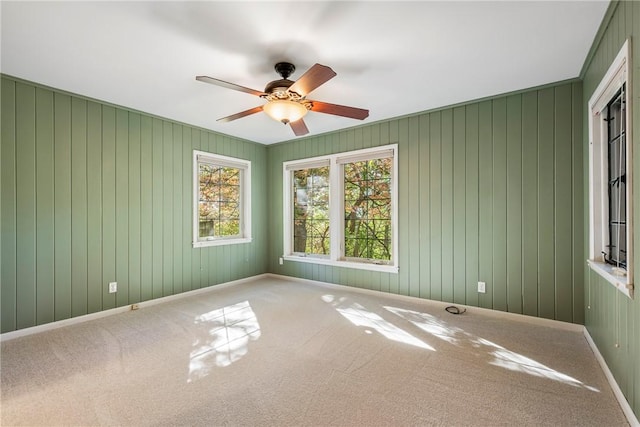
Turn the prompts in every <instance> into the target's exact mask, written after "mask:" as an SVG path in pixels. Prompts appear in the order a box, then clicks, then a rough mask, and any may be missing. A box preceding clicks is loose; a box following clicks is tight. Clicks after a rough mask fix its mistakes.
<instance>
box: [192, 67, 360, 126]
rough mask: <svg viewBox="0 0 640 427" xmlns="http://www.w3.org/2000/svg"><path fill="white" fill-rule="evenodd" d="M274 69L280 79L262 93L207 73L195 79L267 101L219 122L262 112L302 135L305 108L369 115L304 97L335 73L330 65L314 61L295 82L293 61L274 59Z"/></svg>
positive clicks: (357, 115) (349, 114) (336, 113)
mask: <svg viewBox="0 0 640 427" xmlns="http://www.w3.org/2000/svg"><path fill="white" fill-rule="evenodd" d="M274 68H275V70H276V72H277V73H278V74H280V76H281V77H282V79H280V80H274V81H272V82H269V83H268V84H267V86H266V87H265V89H264V92H260V91H259V90H254V89H250V88H247V87H244V86H240V85H237V84H234V83H229V82H225V81H223V80H218V79H214V78H213V77H208V76H197V77H196V80H199V81H201V82H205V83H210V84H213V85H216V86H221V87H224V88H227V89H233V90H237V91H240V92H245V93H248V94H251V95H255V96H259V97H260V98H264V99H266V100H267V103H266V104H264V105H261V106H258V107H254V108H251V109H250V110H246V111H242V112H240V113H236V114H232V115H230V116H227V117H223V118H221V119H218V121H219V122H230V121H232V120H236V119H240V118H242V117H246V116H249V115H251V114H255V113H259V112H260V111H264V112H265V113H267V114H268V115H269V117H271V118H273V119H274V120H277V121H279V122H282V123H284V124H285V125H286V124H289V126H291V129H292V130H293V133H294V134H295V135H296V136H302V135H306V134H308V133H309V129H308V128H307V125H306V124H305V122H304V120H303V117H304V116H305V115H306V114H307V112H309V111H315V112H317V113H325V114H333V115H334V116H342V117H349V118H352V119H358V120H364V119H365V118H367V117H368V116H369V110H364V109H362V108H355V107H346V106H344V105H337V104H329V103H327V102H320V101H314V100H311V99H307V95H308V94H309V93H311V92H312V91H313V90H315V89H317V88H318V87H319V86H320V85H322V84H324V83H326V82H327V81H329V80H330V79H332V78H333V77H335V76H336V73H335V71H333V70H332V69H331V68H330V67H327V66H326V65H321V64H315V65H314V66H312V67H311V68H309V69H308V70H307V72H305V73H304V74H303V75H302V76H301V77H300V78H299V79H298V80H296V81H295V82H294V81H291V80H289V79H288V77H289V76H290V75H291V74H293V72H294V71H295V69H296V67H295V66H294V65H293V64H290V63H288V62H278V63H277V64H276V65H275V67H274Z"/></svg>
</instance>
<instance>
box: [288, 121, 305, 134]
mask: <svg viewBox="0 0 640 427" xmlns="http://www.w3.org/2000/svg"><path fill="white" fill-rule="evenodd" d="M289 126H291V129H292V130H293V133H295V134H296V136H302V135H306V134H308V133H309V129H308V128H307V124H306V123H305V122H304V119H298V120H296V121H295V122H291V123H289Z"/></svg>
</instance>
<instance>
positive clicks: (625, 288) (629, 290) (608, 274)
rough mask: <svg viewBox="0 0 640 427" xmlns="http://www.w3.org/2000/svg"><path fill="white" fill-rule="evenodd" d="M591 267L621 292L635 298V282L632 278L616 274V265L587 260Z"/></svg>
mask: <svg viewBox="0 0 640 427" xmlns="http://www.w3.org/2000/svg"><path fill="white" fill-rule="evenodd" d="M587 264H589V267H591V269H592V270H593V271H595V272H596V273H598V274H599V275H600V276H601V277H602V278H603V279H605V280H606V281H607V282H609V283H610V284H611V285H613V286H614V287H615V288H616V289H618V290H619V291H620V292H622V293H623V294H625V295H626V296H628V297H629V298H631V299H633V283H630V282H632V279H633V278H630V277H627V276H619V275H617V274H614V270H613V269H614V267H613V266H612V265H609V264H606V263H604V262H599V261H594V260H590V259H589V260H587Z"/></svg>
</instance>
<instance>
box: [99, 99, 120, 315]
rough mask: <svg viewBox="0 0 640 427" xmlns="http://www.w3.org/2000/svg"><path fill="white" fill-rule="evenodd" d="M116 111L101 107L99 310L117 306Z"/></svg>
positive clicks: (108, 107)
mask: <svg viewBox="0 0 640 427" xmlns="http://www.w3.org/2000/svg"><path fill="white" fill-rule="evenodd" d="M115 131H116V111H115V108H113V107H111V106H104V107H103V108H102V283H101V287H102V309H105V308H114V307H115V306H116V295H115V294H110V293H109V286H108V285H109V282H115V281H116V280H117V277H116V132H115Z"/></svg>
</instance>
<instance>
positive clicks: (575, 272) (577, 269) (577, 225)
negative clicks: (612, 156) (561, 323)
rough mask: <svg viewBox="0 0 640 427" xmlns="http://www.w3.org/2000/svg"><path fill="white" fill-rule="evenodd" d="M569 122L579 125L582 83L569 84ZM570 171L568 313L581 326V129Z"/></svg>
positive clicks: (576, 129) (577, 132)
mask: <svg viewBox="0 0 640 427" xmlns="http://www.w3.org/2000/svg"><path fill="white" fill-rule="evenodd" d="M571 88H572V90H571V121H572V123H575V122H579V121H580V117H582V108H583V106H582V83H581V82H578V83H573V84H572V85H571ZM571 146H572V148H571V149H572V155H571V170H572V171H573V173H572V176H571V212H572V219H573V221H572V223H571V230H572V231H571V234H572V247H571V253H572V255H573V256H572V260H571V268H572V278H573V289H572V293H571V294H572V301H573V306H572V312H573V316H574V320H573V321H574V322H576V323H579V324H584V301H585V298H584V295H585V275H584V270H585V260H586V259H587V258H586V256H587V254H586V251H585V249H584V245H585V238H584V234H585V233H584V230H585V228H584V227H585V224H588V222H585V216H586V214H587V213H586V209H583V207H584V206H586V203H585V197H584V192H585V189H584V170H585V166H584V159H585V157H584V153H586V152H587V150H586V149H585V148H584V147H585V146H586V144H584V142H583V134H582V127H575V126H574V128H573V130H572V132H571Z"/></svg>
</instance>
